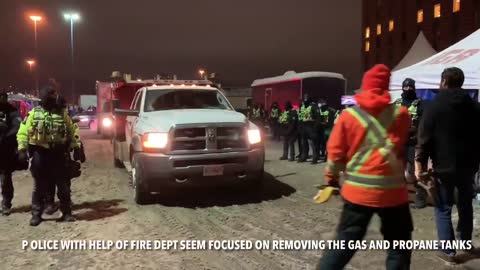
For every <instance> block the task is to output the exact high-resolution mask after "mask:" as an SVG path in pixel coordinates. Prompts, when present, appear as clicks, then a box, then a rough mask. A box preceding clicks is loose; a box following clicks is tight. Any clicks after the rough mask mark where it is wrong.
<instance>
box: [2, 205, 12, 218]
mask: <svg viewBox="0 0 480 270" xmlns="http://www.w3.org/2000/svg"><path fill="white" fill-rule="evenodd" d="M11 212H12V208H10V207H6V206H5V205H2V216H9V215H10V213H11Z"/></svg>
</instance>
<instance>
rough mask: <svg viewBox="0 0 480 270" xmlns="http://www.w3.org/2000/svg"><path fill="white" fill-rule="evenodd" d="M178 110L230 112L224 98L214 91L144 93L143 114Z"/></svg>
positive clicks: (185, 90) (154, 91)
mask: <svg viewBox="0 0 480 270" xmlns="http://www.w3.org/2000/svg"><path fill="white" fill-rule="evenodd" d="M178 109H221V110H232V108H231V106H230V104H229V103H228V101H227V100H226V99H225V97H224V96H223V95H222V94H221V93H220V92H219V91H216V90H200V89H199V90H196V89H159V90H148V91H146V96H145V105H144V111H145V112H153V111H163V110H178Z"/></svg>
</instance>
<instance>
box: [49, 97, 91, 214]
mask: <svg viewBox="0 0 480 270" xmlns="http://www.w3.org/2000/svg"><path fill="white" fill-rule="evenodd" d="M54 112H55V113H57V114H59V115H63V114H65V113H67V114H68V112H67V102H66V100H65V98H64V97H63V96H58V98H57V107H56V109H55V111H54ZM69 117H70V116H69ZM73 127H74V129H75V132H74V136H75V138H77V140H80V128H79V127H78V125H77V124H75V123H74V124H73ZM68 144H70V142H67V145H68ZM80 144H81V142H80ZM66 154H67V159H69V158H70V156H69V153H68V152H67V153H66ZM75 154H77V155H78V154H80V156H74V160H76V161H78V160H80V161H81V162H82V163H83V162H85V153H83V147H81V149H80V151H76V152H75ZM70 165H72V162H71V160H70ZM78 167H80V166H78ZM68 169H73V168H71V167H69V168H68ZM71 180H72V177H68V179H67V180H66V181H67V185H68V186H69V187H70V186H71ZM55 188H56V183H55V182H53V181H51V182H50V183H49V187H48V189H47V194H46V195H45V204H46V208H45V210H44V213H46V214H47V215H52V214H53V213H55V212H56V211H57V210H58V209H57V207H56V205H55Z"/></svg>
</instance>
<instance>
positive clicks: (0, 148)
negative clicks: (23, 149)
mask: <svg viewBox="0 0 480 270" xmlns="http://www.w3.org/2000/svg"><path fill="white" fill-rule="evenodd" d="M3 98H4V99H5V102H6V104H2V105H0V153H1V155H0V185H1V189H2V214H3V215H9V214H10V209H11V208H12V200H13V193H14V189H13V183H12V172H13V171H14V170H15V160H16V148H17V141H16V140H15V134H17V131H18V128H19V126H20V122H21V121H22V119H21V116H20V113H19V112H18V110H17V109H16V108H15V107H13V106H12V105H10V104H8V103H7V100H8V96H7V95H6V94H4V95H3Z"/></svg>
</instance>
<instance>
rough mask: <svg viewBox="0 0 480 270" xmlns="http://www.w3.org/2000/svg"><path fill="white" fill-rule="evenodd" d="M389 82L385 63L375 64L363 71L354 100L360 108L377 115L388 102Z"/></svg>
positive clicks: (388, 73)
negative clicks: (358, 91)
mask: <svg viewBox="0 0 480 270" xmlns="http://www.w3.org/2000/svg"><path fill="white" fill-rule="evenodd" d="M389 84H390V69H389V68H388V67H387V66H385V65H375V66H374V67H373V68H372V69H370V70H368V71H367V72H365V75H364V76H363V81H362V87H361V90H360V93H358V94H356V95H355V96H354V98H355V101H356V102H357V104H358V105H359V106H360V107H361V108H362V109H364V110H366V111H367V112H369V113H371V114H373V115H377V114H378V113H380V112H381V111H383V109H385V107H387V106H388V105H389V104H390V101H391V97H390V93H389V91H388V86H389Z"/></svg>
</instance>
